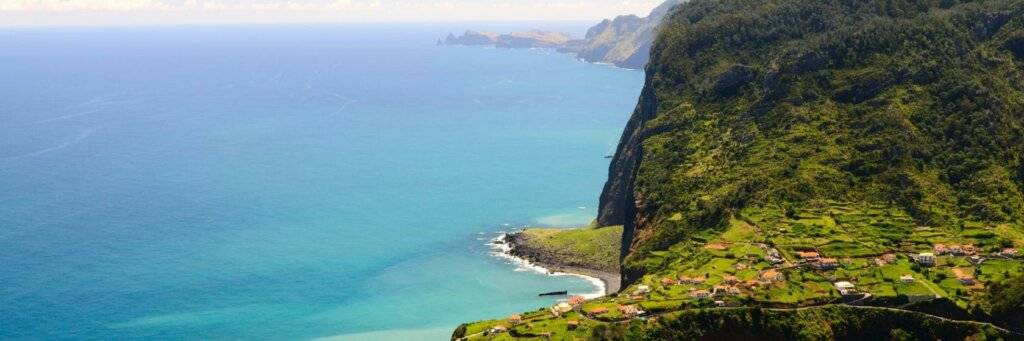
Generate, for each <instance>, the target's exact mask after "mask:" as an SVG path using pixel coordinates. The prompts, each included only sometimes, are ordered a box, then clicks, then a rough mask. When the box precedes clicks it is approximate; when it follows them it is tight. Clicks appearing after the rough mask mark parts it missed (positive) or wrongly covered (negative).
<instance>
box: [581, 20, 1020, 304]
mask: <svg viewBox="0 0 1024 341" xmlns="http://www.w3.org/2000/svg"><path fill="white" fill-rule="evenodd" d="M776 6H777V7H776ZM893 6H894V7H884V6H880V5H878V4H877V3H876V2H873V1H867V2H857V3H843V2H835V1H824V2H815V3H804V2H798V1H771V2H750V1H699V0H698V1H691V2H688V3H685V4H683V5H680V6H679V7H677V9H676V10H674V12H673V13H672V14H671V15H669V17H668V18H666V19H665V23H664V27H663V29H662V33H661V34H660V35H659V37H658V39H657V40H656V41H655V43H654V47H653V49H652V51H651V56H652V57H651V58H652V59H651V63H650V64H649V65H648V66H647V70H646V71H647V81H646V84H645V87H644V90H643V92H642V95H641V98H640V102H639V104H638V106H637V108H636V110H635V112H634V113H633V116H632V117H631V118H630V120H629V123H628V124H627V126H626V128H625V131H624V133H623V135H622V138H621V140H620V145H619V148H618V150H617V152H616V154H615V156H614V158H613V159H612V163H611V166H610V169H609V179H608V182H607V183H606V185H605V187H604V190H603V192H602V194H601V206H600V213H599V218H598V222H599V224H601V225H624V226H625V229H624V233H623V257H624V261H623V266H624V269H623V275H624V284H626V285H628V284H629V283H632V282H634V281H635V280H636V279H638V278H639V276H640V275H641V274H643V273H645V272H648V271H650V270H653V268H652V266H651V263H650V262H647V261H645V259H646V257H647V256H646V255H648V254H649V252H651V251H655V250H663V249H665V248H667V247H669V246H671V245H673V244H675V243H678V242H680V241H683V240H685V239H686V238H687V235H688V234H692V233H693V232H694V231H699V230H704V229H709V228H716V227H718V226H721V225H722V224H723V223H724V222H725V220H726V218H727V217H728V216H730V215H731V214H732V213H733V212H735V210H738V209H741V208H743V207H747V206H750V205H752V204H766V203H773V204H780V203H781V204H784V205H788V206H791V207H794V208H799V207H804V206H808V205H811V206H815V205H820V204H821V203H822V201H828V200H832V201H875V202H878V203H879V204H882V205H887V206H888V205H891V206H892V207H896V208H899V209H901V210H904V211H905V212H907V213H908V214H909V215H911V216H912V217H913V218H914V219H915V220H916V221H917V222H918V223H920V224H956V223H957V222H958V221H963V220H971V219H974V220H982V221H990V222H1008V221H1014V220H1016V219H1021V217H1022V214H1024V200H1022V198H1024V196H1022V195H1021V188H1024V185H1022V180H1024V164H1022V162H1021V159H1020V157H1019V155H1024V151H1022V148H1024V140H1022V138H1021V136H1024V130H1022V129H1024V128H1022V126H1024V125H1022V118H1021V116H1020V113H1021V112H1024V110H1022V108H1021V104H1020V102H1019V101H1017V100H1014V98H1021V97H1020V96H1021V94H1022V89H1021V85H1020V84H1024V82H1021V79H1020V78H1021V73H1020V70H1021V69H1020V65H1021V64H1020V63H1021V58H1020V56H1019V54H1018V53H1017V52H1015V51H1017V50H1019V48H1018V49H1015V47H1017V46H1018V45H1019V44H1017V43H1016V42H1018V41H1019V39H1020V38H1019V37H1020V36H1022V34H1024V33H1022V29H1021V18H1020V17H1021V3H1020V2H1008V1H984V2H980V3H973V2H972V3H963V4H959V3H957V2H956V1H952V2H948V3H942V4H939V3H931V2H925V3H917V2H910V1H907V2H902V1H901V2H899V4H897V5H893ZM892 27H899V28H901V30H896V29H893V28H892ZM867 37H873V38H870V39H868V38H867ZM997 70H998V71H997ZM652 150H654V151H655V152H654V153H652ZM652 154H653V155H652ZM673 216H682V217H685V218H686V219H682V220H673V219H670V218H671V217H673Z"/></svg>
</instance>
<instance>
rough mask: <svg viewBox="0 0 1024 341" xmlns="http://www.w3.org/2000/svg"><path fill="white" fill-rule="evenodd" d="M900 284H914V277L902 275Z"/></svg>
mask: <svg viewBox="0 0 1024 341" xmlns="http://www.w3.org/2000/svg"><path fill="white" fill-rule="evenodd" d="M900 282H903V283H906V284H910V283H914V276H913V275H903V276H900Z"/></svg>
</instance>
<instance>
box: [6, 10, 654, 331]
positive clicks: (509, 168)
mask: <svg viewBox="0 0 1024 341" xmlns="http://www.w3.org/2000/svg"><path fill="white" fill-rule="evenodd" d="M517 25H519V26H524V25H529V26H532V24H505V25H504V26H502V25H496V26H498V27H497V29H507V28H516V26H517ZM558 25H562V26H561V27H559V28H563V29H569V30H578V29H583V28H585V26H584V25H576V24H565V23H563V24H558ZM463 28H465V25H463V24H460V25H441V24H417V25H412V24H403V25H389V26H384V25H349V26H230V27H162V28H144V29H143V28H104V29H95V28H94V29H85V28H63V29H21V30H3V31H0V75H2V76H0V77H2V78H3V81H2V82H0V93H2V94H3V95H2V96H0V264H2V268H0V338H2V339H9V338H77V339H180V338H191V339H226V338H231V339H234V338H258V339H309V338H317V337H337V338H341V339H374V340H388V339H446V338H447V337H448V336H449V335H450V332H451V330H452V329H453V328H454V327H455V326H456V325H457V324H458V323H459V322H462V321H467V320H474V319H483V318H489V317H501V316H505V315H507V314H508V313H510V312H514V311H521V310H527V309H534V308H537V307H540V306H543V305H546V304H550V303H551V302H552V301H553V299H548V298H538V297H537V296H536V294H537V293H538V292H542V291H550V290H565V289H568V290H570V291H572V292H579V293H583V292H591V291H593V290H594V287H593V286H592V285H591V284H589V283H588V282H587V281H585V280H583V279H580V278H575V277H551V276H545V275H542V274H538V273H534V272H529V271H514V270H515V268H516V266H515V265H512V264H509V263H507V262H506V261H504V260H502V259H499V258H496V257H492V256H489V254H488V253H489V249H488V247H487V246H485V245H484V243H485V242H486V240H487V239H489V238H492V237H493V236H494V234H495V233H497V232H498V231H502V230H507V229H510V228H513V227H516V226H522V225H526V224H547V225H575V224H583V223H586V222H588V221H589V220H590V219H591V218H592V217H593V216H594V215H595V206H596V201H597V196H598V194H599V191H600V188H601V185H602V183H603V181H604V180H605V176H606V171H607V162H608V160H606V159H604V158H603V157H604V155H606V154H608V153H609V152H610V151H611V150H612V149H613V147H614V144H615V143H616V142H617V141H616V140H617V138H618V135H619V133H620V132H621V129H622V126H623V124H624V123H625V121H626V119H627V118H628V114H629V113H630V112H631V109H632V107H633V106H634V104H635V100H636V97H637V95H638V93H639V90H640V87H641V84H642V81H643V79H642V78H643V75H642V73H641V72H638V71H627V70H620V69H614V68H610V67H606V66H599V65H590V64H585V63H581V62H578V61H575V60H573V58H572V57H571V56H568V55H562V54H557V53H553V52H550V51H542V50H500V49H488V48H465V47H437V46H434V45H433V42H434V40H435V39H436V38H438V37H441V36H443V35H445V34H447V32H448V31H458V30H461V29H463ZM519 28H522V27H519ZM575 33H578V32H575Z"/></svg>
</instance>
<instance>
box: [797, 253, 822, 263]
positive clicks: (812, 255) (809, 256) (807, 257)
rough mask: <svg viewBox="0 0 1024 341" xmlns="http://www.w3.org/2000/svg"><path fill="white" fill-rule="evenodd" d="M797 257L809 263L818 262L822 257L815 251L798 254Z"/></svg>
mask: <svg viewBox="0 0 1024 341" xmlns="http://www.w3.org/2000/svg"><path fill="white" fill-rule="evenodd" d="M796 255H797V257H800V259H803V260H807V261H813V260H817V259H818V258H820V257H821V255H820V254H818V253H817V252H814V251H807V252H797V253H796Z"/></svg>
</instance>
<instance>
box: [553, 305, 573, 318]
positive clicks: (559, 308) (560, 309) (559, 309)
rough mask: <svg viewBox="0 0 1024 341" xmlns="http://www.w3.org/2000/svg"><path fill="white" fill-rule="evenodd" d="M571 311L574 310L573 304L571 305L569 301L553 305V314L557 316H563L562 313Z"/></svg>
mask: <svg viewBox="0 0 1024 341" xmlns="http://www.w3.org/2000/svg"><path fill="white" fill-rule="evenodd" d="M570 311H572V306H571V305H569V303H565V302H562V303H559V304H556V305H555V306H553V307H551V315H554V316H555V317H559V316H562V314H565V313H568V312H570Z"/></svg>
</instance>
